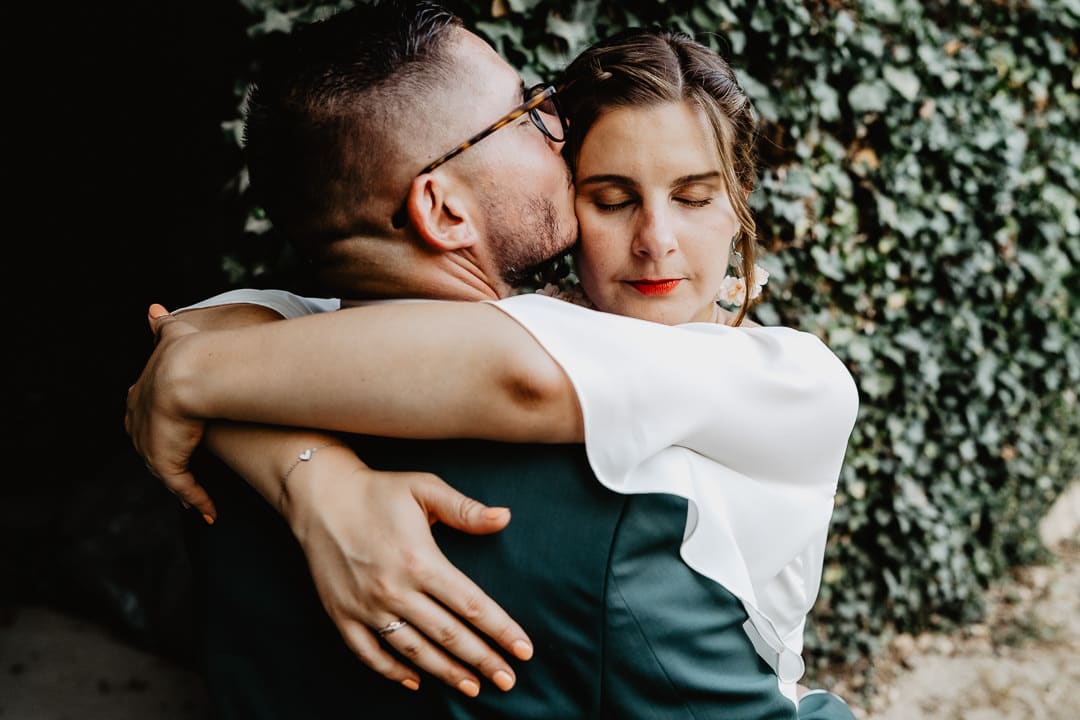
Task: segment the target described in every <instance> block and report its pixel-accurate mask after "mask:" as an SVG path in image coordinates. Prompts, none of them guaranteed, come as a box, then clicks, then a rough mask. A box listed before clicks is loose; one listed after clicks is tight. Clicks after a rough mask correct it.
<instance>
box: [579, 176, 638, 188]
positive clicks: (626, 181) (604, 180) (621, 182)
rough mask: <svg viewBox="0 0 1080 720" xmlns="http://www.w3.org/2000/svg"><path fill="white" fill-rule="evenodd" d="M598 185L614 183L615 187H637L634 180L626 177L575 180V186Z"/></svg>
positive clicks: (598, 177) (595, 177) (597, 177)
mask: <svg viewBox="0 0 1080 720" xmlns="http://www.w3.org/2000/svg"><path fill="white" fill-rule="evenodd" d="M597 183H613V184H615V185H630V186H636V185H637V183H636V182H634V179H633V178H629V177H627V176H625V175H590V176H589V177H587V178H585V179H584V180H575V181H574V184H575V185H595V184H597Z"/></svg>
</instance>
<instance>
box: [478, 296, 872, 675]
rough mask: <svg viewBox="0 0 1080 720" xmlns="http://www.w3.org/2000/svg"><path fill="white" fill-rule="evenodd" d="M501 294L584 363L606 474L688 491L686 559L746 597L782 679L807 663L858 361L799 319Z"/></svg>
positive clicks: (587, 411)
mask: <svg viewBox="0 0 1080 720" xmlns="http://www.w3.org/2000/svg"><path fill="white" fill-rule="evenodd" d="M493 304H494V305H495V306H496V307H499V308H500V309H502V310H503V311H504V312H506V313H507V314H508V315H510V316H511V317H513V318H514V319H515V320H517V321H518V322H519V323H520V324H521V325H522V326H523V327H525V328H526V329H527V330H528V331H529V332H530V333H531V334H532V335H533V336H534V337H535V338H536V340H537V341H538V342H539V343H540V344H541V345H542V346H543V347H544V348H545V349H546V350H547V351H548V353H550V354H551V356H552V357H553V358H554V359H555V360H556V361H557V362H558V363H559V365H560V366H562V368H563V369H564V370H565V372H566V373H567V375H568V376H569V378H570V381H571V382H572V384H573V386H574V388H575V390H576V392H577V394H578V398H579V401H580V404H581V408H582V413H583V417H584V423H585V444H586V452H587V455H588V458H589V462H590V464H591V466H592V469H593V472H594V473H595V474H596V477H597V479H598V480H599V481H600V482H601V483H602V484H603V485H605V486H606V487H608V488H610V489H611V490H613V491H616V492H620V493H671V494H675V495H679V496H682V497H685V498H687V499H688V500H689V510H688V517H687V524H686V533H685V537H684V541H683V545H682V557H683V559H684V560H685V561H686V562H687V564H689V565H690V566H691V567H692V568H694V569H695V570H697V571H698V572H700V573H702V574H703V575H706V576H707V577H709V578H712V579H713V580H716V581H717V582H719V583H721V584H723V585H724V586H725V587H726V588H727V589H728V590H729V591H731V592H732V593H733V594H735V595H736V596H737V597H739V598H740V600H742V601H743V603H744V605H746V606H747V611H748V614H749V616H750V624H751V625H752V626H753V627H752V628H749V627H748V628H747V629H748V631H749V632H750V633H751V637H752V639H753V640H754V642H755V646H758V650H759V653H760V654H761V655H762V657H764V658H765V659H766V660H767V661H768V662H769V663H770V665H772V666H773V668H774V669H775V670H776V671H777V674H778V675H779V676H780V679H781V680H782V681H785V682H793V681H794V680H795V679H797V678H798V677H799V676H801V675H802V671H803V665H802V660H801V652H802V628H803V624H804V622H805V617H806V614H807V612H808V611H809V610H810V608H811V606H812V605H813V602H814V599H815V597H816V595H817V591H818V586H819V583H820V577H821V566H822V558H823V554H824V550H825V539H826V537H827V533H828V525H829V521H830V518H831V516H832V507H833V496H834V494H835V491H836V483H837V479H838V477H839V473H840V466H841V463H842V462H843V457H844V452H845V450H846V448H847V442H848V437H849V435H850V433H851V429H852V427H853V425H854V422H855V416H856V413H857V410H858V396H857V392H856V389H855V385H854V382H853V381H852V378H851V375H850V373H849V372H848V371H847V369H846V368H845V367H844V365H843V363H841V362H840V360H839V359H838V358H837V357H836V356H835V355H834V354H833V353H832V352H831V351H830V350H829V349H828V348H827V347H826V346H825V345H824V344H823V343H822V342H821V341H820V340H819V339H818V338H817V337H816V336H814V335H811V334H809V333H805V332H799V331H796V330H792V329H789V328H754V329H747V328H732V327H727V326H723V325H716V324H710V323H693V324H688V325H681V326H676V327H671V326H665V325H659V324H656V323H651V322H647V321H643V320H637V319H634V318H627V317H620V316H615V315H609V314H606V313H599V312H596V311H593V310H589V309H586V308H582V307H578V306H575V305H571V304H568V303H565V302H561V301H559V300H555V299H552V298H548V297H543V296H536V295H520V296H515V297H512V298H508V299H505V300H500V301H498V302H495V303H493ZM755 631H756V635H757V636H756V637H755ZM761 643H764V645H761Z"/></svg>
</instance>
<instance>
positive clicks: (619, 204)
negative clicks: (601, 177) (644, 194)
mask: <svg viewBox="0 0 1080 720" xmlns="http://www.w3.org/2000/svg"><path fill="white" fill-rule="evenodd" d="M636 203H637V197H636V196H634V195H630V194H628V193H625V192H614V193H613V192H607V193H603V192H602V193H596V194H595V195H593V196H592V204H593V205H594V206H595V207H596V209H597V210H599V211H601V212H615V211H617V210H622V209H624V208H628V207H630V206H631V205H634V204H636Z"/></svg>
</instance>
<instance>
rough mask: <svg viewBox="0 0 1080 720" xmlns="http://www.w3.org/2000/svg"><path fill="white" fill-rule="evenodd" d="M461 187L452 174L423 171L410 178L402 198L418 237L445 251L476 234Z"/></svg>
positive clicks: (473, 239)
mask: <svg viewBox="0 0 1080 720" xmlns="http://www.w3.org/2000/svg"><path fill="white" fill-rule="evenodd" d="M463 190H464V188H462V187H461V186H460V184H459V183H458V182H457V181H456V179H455V178H453V177H452V176H450V177H448V176H447V174H445V173H443V174H440V175H436V174H435V173H425V174H424V175H419V176H417V177H416V178H414V179H413V181H412V185H410V186H409V193H408V195H407V196H406V198H405V208H406V212H407V213H408V214H409V220H411V221H412V226H413V227H414V228H416V232H417V234H418V235H419V236H420V239H421V240H423V241H424V242H425V243H426V244H427V245H429V246H431V248H432V249H434V250H437V251H439V252H448V251H453V250H460V249H462V248H467V247H471V246H472V245H474V244H476V242H477V240H478V239H479V234H478V232H477V228H476V222H475V218H474V216H473V213H472V206H471V205H470V204H469V203H468V202H467V195H466V194H465V193H464V192H462V191H463Z"/></svg>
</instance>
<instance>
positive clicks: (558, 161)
mask: <svg viewBox="0 0 1080 720" xmlns="http://www.w3.org/2000/svg"><path fill="white" fill-rule="evenodd" d="M460 35H461V38H460V40H458V41H456V42H455V43H454V46H453V47H452V48H450V50H449V52H450V55H451V57H452V58H453V60H452V71H453V73H454V75H455V76H456V77H460V78H461V79H462V85H461V87H460V92H459V93H458V94H457V95H456V96H455V103H454V104H455V108H454V110H453V112H455V113H456V118H455V122H454V124H455V125H456V126H459V127H462V128H464V127H468V128H469V129H468V131H467V132H466V133H463V134H462V137H461V141H463V140H465V139H466V138H467V137H469V135H470V134H472V133H476V132H479V131H480V130H483V129H484V128H485V127H487V126H489V125H491V124H492V123H493V122H495V121H497V120H498V119H499V118H501V117H503V116H504V115H505V114H506V113H508V112H510V111H511V110H513V109H514V108H515V107H516V106H517V105H519V104H520V103H521V102H522V99H523V91H524V86H523V85H522V81H521V78H520V76H519V75H518V74H517V72H515V71H514V69H513V68H512V67H510V65H508V64H507V63H506V61H505V60H503V59H502V58H500V57H499V56H498V54H497V53H495V51H494V50H492V49H491V47H490V46H489V45H488V44H487V43H486V42H484V41H483V40H481V39H480V38H479V37H477V36H476V35H473V34H472V33H468V32H465V31H462V32H461V33H460ZM459 142H460V141H459ZM561 148H562V144H561V143H555V142H552V141H551V140H549V139H548V138H547V137H546V136H545V135H544V134H543V133H542V132H541V131H540V130H539V129H538V128H537V127H536V125H534V124H533V122H532V121H531V120H530V119H529V117H528V115H523V116H522V117H521V118H519V119H517V120H516V121H514V122H513V123H511V124H510V125H508V126H506V127H504V128H502V129H500V130H498V131H497V132H495V133H494V134H492V135H490V136H489V137H487V138H485V139H484V140H483V141H481V142H480V143H478V144H477V145H476V147H474V148H470V149H469V150H468V151H467V152H466V153H463V154H462V155H461V156H460V159H462V160H465V159H466V158H467V160H468V162H467V164H466V163H461V165H460V166H459V170H460V171H465V168H468V171H470V173H471V174H470V175H469V176H468V180H469V186H470V187H471V188H472V189H473V191H474V192H476V194H477V198H478V200H479V201H480V207H481V208H482V211H481V222H483V223H484V227H483V228H482V231H483V235H484V240H485V241H486V243H487V252H488V253H489V255H490V262H491V263H492V264H493V265H494V267H495V271H496V272H497V273H498V274H499V277H500V278H501V279H502V280H503V281H504V282H506V283H507V284H509V285H514V284H518V283H519V282H520V281H522V280H524V279H525V278H527V277H528V275H529V273H530V272H531V271H532V269H533V268H535V266H536V265H537V264H539V263H541V262H543V261H545V260H548V259H550V258H552V257H554V256H556V255H558V254H560V253H562V252H563V251H565V250H566V249H567V248H569V247H570V246H571V245H572V244H573V243H574V241H575V240H576V239H577V219H576V217H575V216H574V187H573V183H572V181H571V176H570V171H569V169H568V168H567V166H566V163H565V162H564V161H563V158H562V155H561V154H560V150H561ZM446 149H447V150H449V149H450V148H446ZM470 155H471V157H469V156H470ZM453 162H454V161H451V162H450V163H448V165H450V164H451V163H453Z"/></svg>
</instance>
